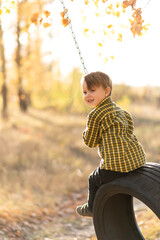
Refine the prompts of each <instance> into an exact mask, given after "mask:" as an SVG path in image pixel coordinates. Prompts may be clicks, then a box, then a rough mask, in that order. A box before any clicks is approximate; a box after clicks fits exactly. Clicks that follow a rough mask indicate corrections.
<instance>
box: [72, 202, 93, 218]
mask: <svg viewBox="0 0 160 240" xmlns="http://www.w3.org/2000/svg"><path fill="white" fill-rule="evenodd" d="M76 211H77V213H78V214H79V215H81V216H83V217H92V212H91V211H90V210H89V208H88V204H87V203H85V204H83V205H81V206H78V207H77V209H76Z"/></svg>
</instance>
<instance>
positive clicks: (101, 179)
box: [88, 167, 128, 212]
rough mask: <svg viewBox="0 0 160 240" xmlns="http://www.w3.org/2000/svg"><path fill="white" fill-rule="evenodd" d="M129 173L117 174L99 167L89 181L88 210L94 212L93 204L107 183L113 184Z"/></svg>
mask: <svg viewBox="0 0 160 240" xmlns="http://www.w3.org/2000/svg"><path fill="white" fill-rule="evenodd" d="M126 174H128V173H122V172H115V171H110V170H105V169H100V167H98V168H97V169H96V170H95V171H93V172H92V173H91V174H90V176H89V180H88V208H89V210H90V211H91V212H92V210H93V202H94V198H95V195H96V192H97V190H98V188H99V187H100V186H101V185H102V184H105V183H108V182H111V181H113V180H114V179H116V178H120V177H122V176H124V175H126Z"/></svg>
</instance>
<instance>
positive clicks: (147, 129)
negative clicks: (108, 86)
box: [0, 0, 160, 240]
mask: <svg viewBox="0 0 160 240" xmlns="http://www.w3.org/2000/svg"><path fill="white" fill-rule="evenodd" d="M122 2H123V1H119V2H115V1H113V0H108V1H98V0H93V1H91V0H90V1H76V0H74V1H71V0H66V1H65V4H66V8H67V9H68V15H69V18H70V20H71V25H72V29H73V32H74V34H75V36H76V39H77V42H78V45H79V48H80V53H81V55H82V57H83V59H84V64H85V67H86V69H87V70H88V72H91V71H99V70H100V71H103V72H105V73H107V74H109V76H110V77H111V79H112V81H113V94H112V99H113V101H115V102H116V103H117V104H118V105H120V106H121V107H122V108H124V109H126V110H127V111H129V112H130V113H131V114H132V115H133V118H134V122H135V133H136V135H137V137H138V139H139V141H140V142H141V143H142V145H143V147H144V150H145V152H146V157H147V161H149V162H159V163H160V71H159V56H160V46H159V42H160V34H159V30H158V29H159V26H158V23H159V20H160V19H159V18H160V17H159V12H158V11H159V10H158V9H159V7H160V6H159V5H160V2H159V1H158V0H157V1H156V0H152V1H145V0H143V1H142V0H139V1H137V3H136V8H141V9H142V19H141V15H140V23H141V24H140V31H139V29H138V30H137V31H139V32H138V34H137V33H135V32H134V31H131V29H130V28H131V24H132V23H133V22H134V19H135V18H134V17H133V12H134V11H133V9H132V7H131V6H129V7H128V8H123V7H122ZM133 2H134V1H133ZM143 20H144V22H143ZM141 25H142V28H141ZM74 34H73V33H72V32H71V29H70V28H69V26H68V22H67V20H65V14H64V9H63V6H62V4H61V2H60V1H56V0H46V1H43V0H37V1H35V0H34V1H33V0H19V1H18V0H17V1H10V0H0V93H1V95H0V110H1V115H0V146H1V147H0V193H1V198H0V224H1V226H2V228H1V231H0V239H10V238H12V239H45V237H51V236H52V237H53V235H54V234H55V233H57V232H58V231H59V233H57V235H56V236H58V234H59V235H60V232H61V234H62V235H63V234H64V235H65V234H66V232H69V227H66V230H64V227H63V231H62V226H61V227H60V228H58V230H56V229H55V223H54V232H53V228H51V223H52V226H53V219H54V218H56V219H61V220H59V221H60V222H61V223H62V222H63V226H66V225H65V224H66V222H67V221H72V223H71V224H70V229H71V231H72V232H73V228H74V229H76V227H75V224H76V221H79V220H77V217H76V216H75V213H74V209H75V207H76V205H77V204H79V203H82V202H84V201H85V199H86V195H87V181H88V175H89V173H90V172H91V171H93V170H94V169H95V167H96V166H97V165H98V164H99V158H98V155H97V149H94V150H90V149H88V148H87V147H85V146H84V144H83V141H82V137H81V136H82V132H83V129H84V128H85V125H86V117H87V114H88V113H89V111H90V110H91V109H89V108H88V107H87V106H86V105H85V104H84V102H83V100H82V92H81V84H80V81H81V78H82V77H83V76H84V71H83V66H82V64H81V61H80V56H79V53H78V50H77V48H76V46H75V43H74V39H73V36H74ZM137 216H138V221H139V223H140V226H141V228H142V231H143V233H144V234H145V236H146V239H148V240H149V239H150V240H151V239H154V240H155V239H160V224H159V221H158V220H157V219H156V217H155V216H153V215H151V213H148V211H146V210H145V220H144V212H143V214H142V212H141V211H140V210H139V212H137ZM151 216H152V217H151ZM62 219H63V220H62ZM69 219H70V220H69ZM56 222H57V225H60V223H59V224H58V220H56ZM73 222H74V223H73ZM77 224H78V225H81V223H80V222H78V223H77ZM85 224H86V225H85ZM89 225H91V222H83V230H84V229H85V227H86V229H88V226H89ZM148 225H150V228H148ZM44 226H45V227H44ZM67 226H68V225H67ZM46 229H47V230H46ZM51 229H52V230H51ZM59 229H61V230H59ZM42 230H43V231H42ZM56 231H57V232H56ZM65 231H66V232H65ZM77 231H78V230H77ZM88 232H89V231H88V230H86V232H85V231H83V234H88ZM76 234H77V232H76V230H75V236H76ZM81 234H82V233H81ZM47 239H49V238H47ZM54 239H60V238H58V237H55V238H54ZM64 239H65V238H64V236H63V240H64ZM66 239H72V238H71V235H68V237H67V238H66ZM73 239H83V240H84V239H96V238H95V237H94V231H93V229H91V231H90V235H89V236H88V238H85V237H84V235H83V236H82V238H80V237H79V238H73Z"/></svg>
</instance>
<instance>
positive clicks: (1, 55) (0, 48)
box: [0, 0, 8, 118]
mask: <svg viewBox="0 0 160 240" xmlns="http://www.w3.org/2000/svg"><path fill="white" fill-rule="evenodd" d="M0 7H1V0H0ZM0 60H1V62H2V65H1V66H0V69H1V73H2V81H3V82H2V89H1V93H2V102H3V104H2V117H4V118H6V117H7V115H8V114H7V84H6V61H5V48H4V43H3V29H2V23H1V18H0Z"/></svg>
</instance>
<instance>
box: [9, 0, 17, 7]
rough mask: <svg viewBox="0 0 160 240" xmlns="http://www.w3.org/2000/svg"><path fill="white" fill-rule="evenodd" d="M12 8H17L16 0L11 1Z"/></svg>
mask: <svg viewBox="0 0 160 240" xmlns="http://www.w3.org/2000/svg"><path fill="white" fill-rule="evenodd" d="M10 8H13V9H16V8H17V7H16V3H15V2H14V1H12V2H11V3H10Z"/></svg>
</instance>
